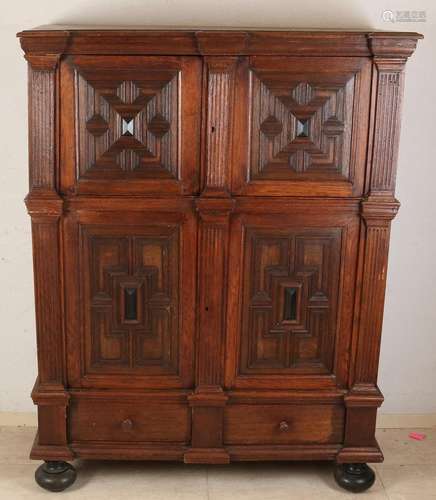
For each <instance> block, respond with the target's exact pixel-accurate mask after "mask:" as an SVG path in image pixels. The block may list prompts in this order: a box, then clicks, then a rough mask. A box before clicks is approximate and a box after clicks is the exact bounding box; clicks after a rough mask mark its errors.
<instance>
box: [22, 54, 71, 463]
mask: <svg viewBox="0 0 436 500" xmlns="http://www.w3.org/2000/svg"><path fill="white" fill-rule="evenodd" d="M25 57H26V59H27V61H28V63H29V78H28V85H29V194H28V195H27V197H26V200H25V203H26V206H27V210H28V213H29V215H30V217H31V221H32V243H33V269H34V285H35V310H36V334H37V352H38V379H37V381H36V383H35V387H34V389H33V391H32V399H33V401H34V403H35V404H36V405H38V436H37V439H36V441H35V444H34V446H33V449H32V453H31V458H34V459H43V460H63V459H66V460H68V459H71V458H73V454H72V452H71V450H70V449H69V448H68V445H67V406H68V400H69V394H68V392H67V391H66V389H65V383H66V373H65V347H64V332H63V322H62V317H63V315H62V307H63V304H62V300H63V294H62V271H61V270H62V258H61V253H62V252H61V246H62V237H61V231H60V221H61V217H62V211H63V200H62V198H61V197H60V196H59V194H58V192H57V147H56V144H57V140H56V137H57V133H58V130H57V129H58V127H57V113H58V62H59V59H60V55H59V54H44V55H40V54H29V53H26V56H25Z"/></svg>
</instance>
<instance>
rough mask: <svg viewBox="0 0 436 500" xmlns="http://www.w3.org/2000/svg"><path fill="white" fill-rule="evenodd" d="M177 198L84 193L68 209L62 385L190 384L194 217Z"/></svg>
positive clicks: (129, 386)
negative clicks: (117, 205)
mask: <svg viewBox="0 0 436 500" xmlns="http://www.w3.org/2000/svg"><path fill="white" fill-rule="evenodd" d="M76 204H78V205H80V202H76ZM105 204H106V205H107V206H105ZM168 204H172V205H175V206H174V207H173V208H171V206H168ZM180 204H181V205H182V206H180V207H179V206H177V204H176V202H174V201H172V202H165V201H159V200H156V201H154V202H153V201H150V202H148V203H146V202H145V201H142V200H140V201H130V202H126V205H127V208H126V206H124V207H123V208H122V209H119V210H116V211H115V210H114V209H113V208H111V204H110V203H109V202H94V203H93V204H92V205H93V206H95V207H96V208H95V209H94V208H93V207H92V206H91V207H88V206H87V205H86V203H84V202H82V205H81V206H78V207H73V209H72V210H71V211H70V213H69V214H68V215H67V217H66V220H65V225H64V242H65V244H64V261H65V269H64V276H65V296H66V332H67V335H66V341H67V353H68V382H69V384H70V386H72V387H79V388H81V387H83V388H126V389H134V388H150V389H171V388H190V387H192V386H193V367H194V363H193V358H194V356H193V351H194V330H195V326H194V325H195V321H194V315H195V310H194V308H195V279H196V277H195V269H196V221H195V217H194V215H193V213H192V210H191V208H190V206H189V203H188V202H186V203H185V202H180ZM141 205H144V208H141ZM183 205H186V206H183ZM130 206H131V210H130Z"/></svg>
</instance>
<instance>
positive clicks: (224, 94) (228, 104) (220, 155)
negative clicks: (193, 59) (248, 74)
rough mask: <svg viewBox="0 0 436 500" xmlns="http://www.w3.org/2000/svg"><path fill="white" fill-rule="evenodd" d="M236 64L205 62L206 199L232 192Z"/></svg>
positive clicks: (213, 59)
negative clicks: (231, 172) (207, 196)
mask: <svg viewBox="0 0 436 500" xmlns="http://www.w3.org/2000/svg"><path fill="white" fill-rule="evenodd" d="M235 64H236V59H234V58H226V59H224V58H217V57H208V58H206V59H205V72H206V75H207V111H206V115H207V118H206V130H205V135H206V152H205V165H204V170H205V181H204V191H203V196H205V195H213V196H218V195H220V194H221V195H222V194H224V195H225V194H228V192H229V189H230V185H229V181H230V168H229V167H230V165H231V163H230V162H231V147H232V146H231V139H232V123H233V120H232V118H233V109H234V107H233V86H234V70H235Z"/></svg>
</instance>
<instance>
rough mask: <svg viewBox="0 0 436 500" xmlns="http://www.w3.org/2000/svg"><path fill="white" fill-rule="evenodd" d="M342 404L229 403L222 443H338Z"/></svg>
mask: <svg viewBox="0 0 436 500" xmlns="http://www.w3.org/2000/svg"><path fill="white" fill-rule="evenodd" d="M344 413H345V412H344V408H343V407H341V406H338V405H335V406H333V405H302V406H296V405H259V404H256V405H230V406H228V407H227V408H226V410H225V423H224V441H225V443H226V444H253V445H261V444H304V443H318V444H322V443H339V442H341V441H342V440H343V429H344Z"/></svg>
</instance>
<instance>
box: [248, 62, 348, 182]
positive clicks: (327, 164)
mask: <svg viewBox="0 0 436 500" xmlns="http://www.w3.org/2000/svg"><path fill="white" fill-rule="evenodd" d="M298 78H299V75H298V74H296V75H294V74H293V73H292V71H289V73H286V72H284V71H281V72H271V71H270V72H267V71H262V70H252V71H251V72H250V79H251V81H250V88H251V89H252V90H251V92H252V105H251V112H252V125H251V126H252V128H251V178H252V179H263V178H265V179H292V178H293V177H298V175H299V174H301V173H305V172H307V173H310V174H312V175H316V174H320V175H322V174H327V175H330V176H332V177H339V178H341V177H342V178H344V179H346V180H348V179H349V177H350V172H349V169H350V148H351V123H352V106H353V100H354V87H355V77H354V75H353V74H350V75H347V76H344V75H335V78H334V79H332V81H331V82H329V80H328V77H327V76H326V75H323V76H322V78H323V79H322V82H321V81H319V82H316V81H304V80H300V79H298ZM300 78H301V77H300ZM309 78H310V77H309Z"/></svg>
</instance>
